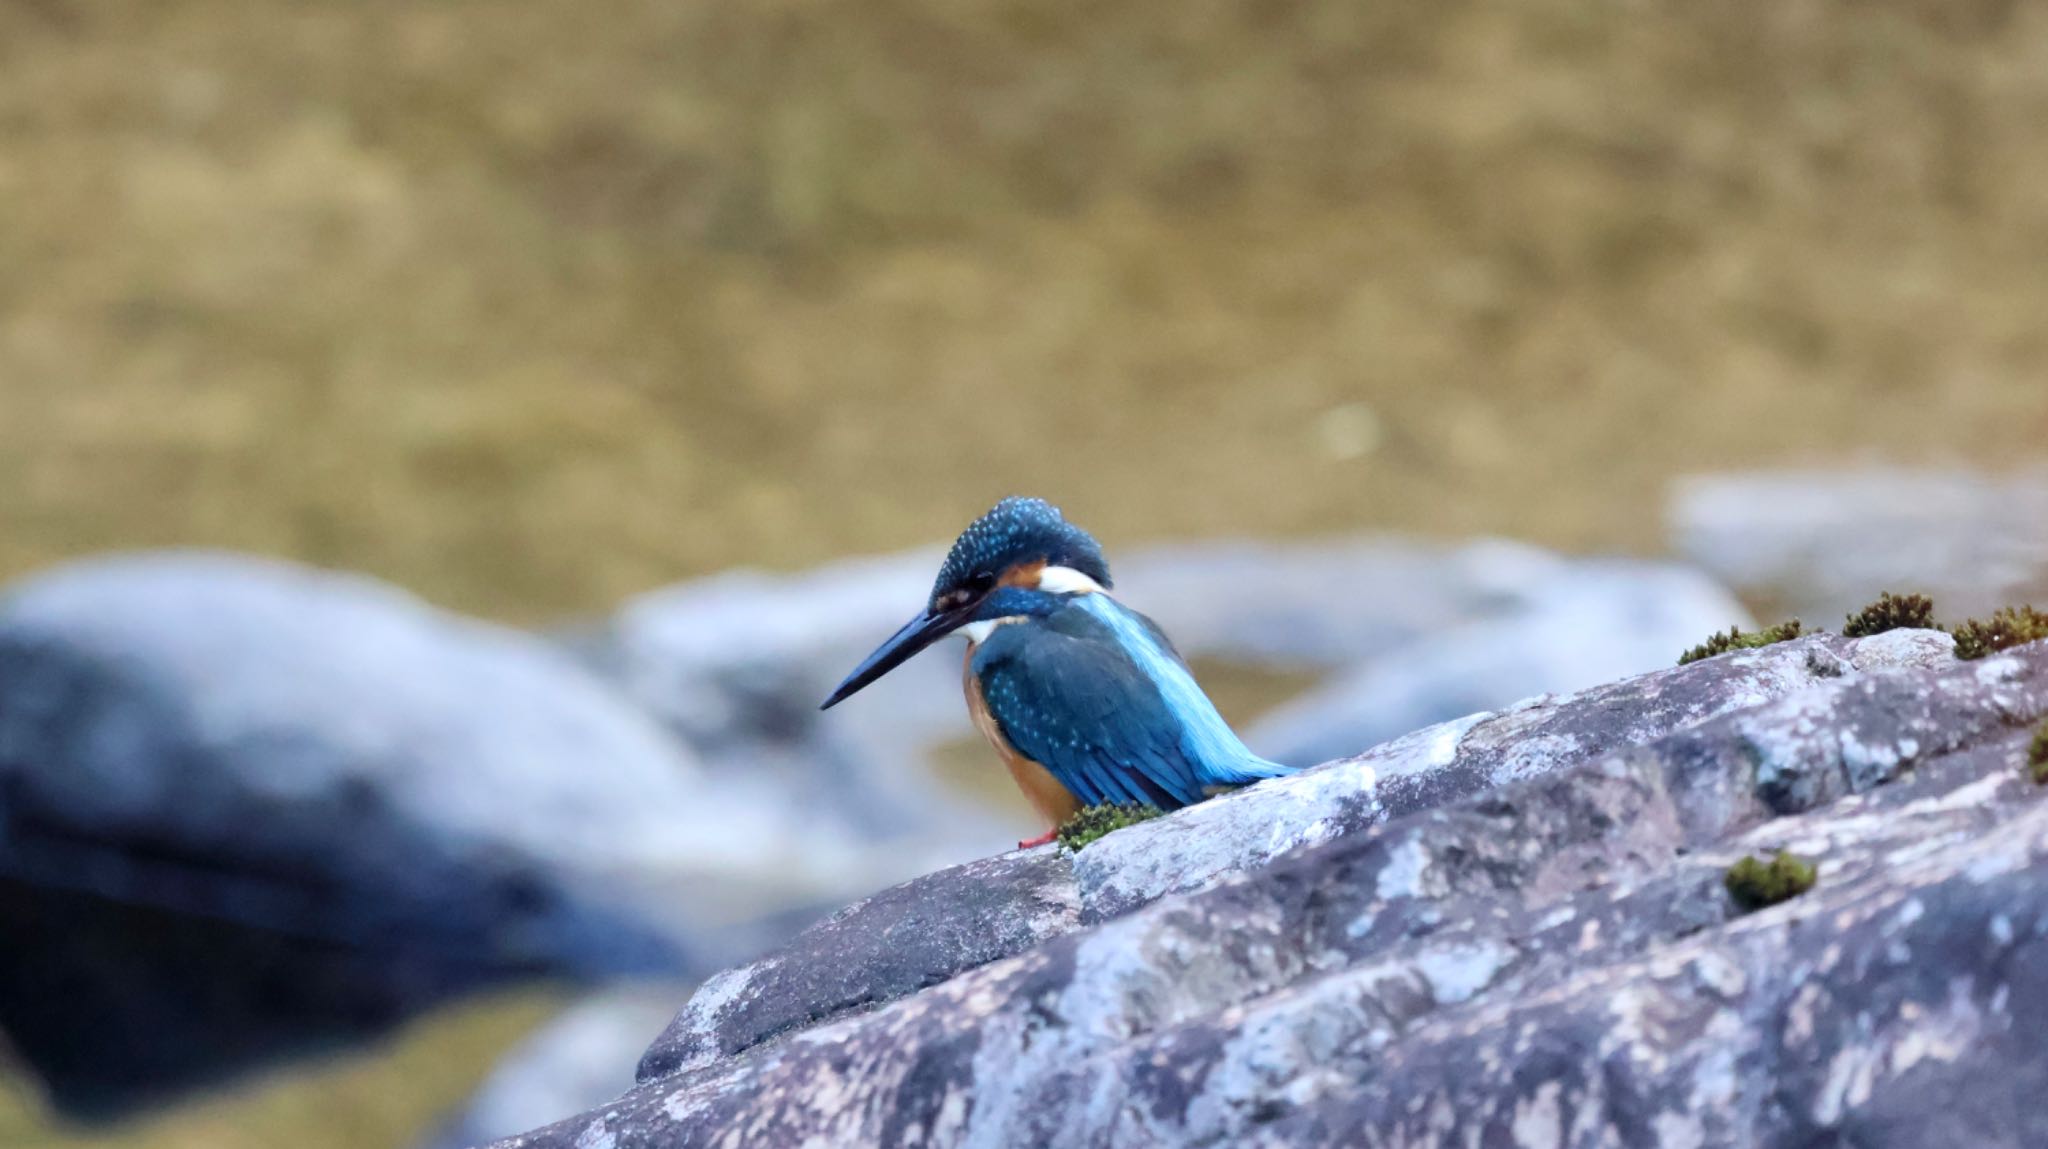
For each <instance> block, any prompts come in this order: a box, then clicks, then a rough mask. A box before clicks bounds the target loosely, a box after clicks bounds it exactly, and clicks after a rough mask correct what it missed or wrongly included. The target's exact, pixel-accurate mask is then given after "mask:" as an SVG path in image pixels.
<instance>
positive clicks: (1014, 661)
mask: <svg viewBox="0 0 2048 1149" xmlns="http://www.w3.org/2000/svg"><path fill="white" fill-rule="evenodd" d="M1111 586H1112V583H1111V582H1110V577H1109V564H1108V563H1107V562H1105V561H1104V560H1103V557H1102V547H1101V545H1100V544H1098V543H1097V542H1096V541H1095V539H1094V538H1093V537H1092V536H1090V535H1089V534H1088V532H1086V531H1084V530H1082V529H1081V528H1079V527H1077V526H1074V525H1073V524H1071V523H1069V522H1067V521H1066V519H1065V518H1064V517H1062V516H1061V514H1060V511H1059V508H1057V507H1055V506H1053V505H1052V504H1050V503H1048V502H1046V501H1044V500H1043V499H1028V498H1009V499H1004V500H1003V501H1002V502H1000V503H997V504H996V505H995V507H994V509H992V510H990V511H989V512H988V513H987V514H985V515H983V516H982V517H981V518H979V519H976V520H975V521H974V523H973V524H972V525H970V526H969V527H968V528H967V529H966V530H965V531H964V532H962V533H961V535H960V538H959V539H958V540H957V541H956V542H954V544H953V549H952V550H951V551H950V552H949V553H948V554H947V555H946V562H945V565H944V566H942V567H940V568H939V577H938V579H937V581H936V582H934V583H933V584H932V593H931V598H930V600H929V601H928V602H927V603H926V604H925V608H924V610H923V611H922V612H921V613H920V614H918V616H917V617H916V618H913V619H911V620H910V622H909V623H908V624H906V625H905V626H904V627H903V629H901V630H899V631H897V632H896V634H895V635H894V636H893V637H892V638H890V639H889V640H888V641H887V642H884V643H883V644H882V645H881V646H880V647H878V648H876V650H875V652H874V653H873V654H870V655H868V657H867V659H866V660H865V661H863V662H862V663H861V664H860V665H859V666H858V667H856V668H854V671H853V673H852V674H849V675H847V676H846V681H844V682H842V683H840V684H839V688H838V689H837V690H834V691H833V692H832V696H831V697H830V698H827V699H826V700H825V706H824V708H825V709H828V710H829V709H831V708H832V707H833V706H836V705H838V704H839V703H840V702H841V701H843V700H844V699H845V698H847V696H849V695H851V694H853V693H854V692H855V691H858V690H860V689H861V688H862V687H865V686H866V685H868V684H869V683H871V682H873V681H875V680H876V679H878V678H880V677H882V676H883V675H884V674H887V673H889V671H891V670H894V669H895V668H896V667H898V666H900V665H902V664H903V662H904V661H906V660H907V659H909V658H910V656H911V655H914V654H916V653H917V652H918V651H921V650H923V649H924V648H925V647H928V646H930V645H932V644H933V643H935V642H937V641H938V640H939V639H941V638H944V637H945V636H947V635H949V634H953V633H956V632H957V633H960V634H963V635H965V636H966V637H967V665H966V673H965V675H964V678H965V686H966V692H967V709H968V712H969V713H970V714H972V715H973V717H974V725H975V726H976V727H977V728H978V729H979V730H980V731H981V733H982V735H983V736H984V737H986V738H987V739H988V740H989V743H990V744H991V745H993V746H994V747H995V749H996V753H997V754H999V755H1001V757H1002V759H1003V762H1004V763H1005V764H1006V765H1007V766H1008V767H1009V769H1010V776H1011V777H1013V778H1015V779H1016V781H1017V786H1018V788H1019V789H1021V790H1023V791H1024V796H1025V798H1026V799H1028V800H1029V801H1030V803H1031V805H1032V807H1033V808H1034V809H1036V810H1037V811H1038V813H1039V815H1040V816H1041V817H1043V818H1044V819H1045V820H1046V821H1047V822H1048V823H1050V824H1051V827H1052V829H1051V830H1050V831H1048V832H1047V833H1046V834H1045V835H1044V836H1043V837H1040V838H1035V839H1032V840H1031V841H1028V842H1019V843H1017V844H1018V845H1019V846H1020V847H1029V846H1037V845H1043V844H1044V843H1046V842H1049V841H1051V840H1052V838H1053V834H1054V833H1056V832H1057V831H1058V828H1059V827H1060V825H1061V824H1062V823H1064V822H1065V821H1066V820H1067V819H1069V818H1071V817H1073V816H1074V814H1075V813H1076V812H1078V811H1079V810H1081V809H1082V808H1083V807H1087V806H1099V805H1103V804H1105V803H1117V804H1126V803H1129V804H1140V805H1149V806H1157V807H1158V808H1160V809H1162V810H1172V809H1177V808H1179V807H1181V806H1187V805H1192V804H1193V803H1196V802H1199V801H1201V800H1202V799H1203V798H1205V797H1208V796H1209V795H1210V794H1211V793H1213V792H1214V791H1215V790H1216V789H1217V788H1219V787H1229V786H1239V785H1243V784H1245V783H1249V782H1255V781H1258V780H1259V779H1261V778H1271V777H1274V776H1276V775H1280V774H1286V773H1290V772H1291V771H1290V769H1289V768H1288V767H1286V766H1282V765H1280V764H1278V763H1276V762H1268V761H1266V760H1265V759H1263V758H1260V757H1258V756H1257V755H1255V754H1253V753H1252V752H1251V751H1250V750H1248V749H1246V748H1245V744H1244V743H1243V742H1242V741H1240V740H1239V739H1238V737H1237V735H1236V734H1235V733H1233V732H1232V731H1231V729H1230V727H1229V726H1228V725H1227V724H1226V723H1225V722H1224V721H1223V716H1222V715H1220V714H1218V713H1217V712H1216V706H1215V704H1214V703H1212V702H1210V701H1209V697H1208V696H1207V695H1205V694H1203V693H1202V688H1201V687H1199V686H1197V685H1195V679H1194V675H1193V674H1191V673H1190V672H1189V670H1188V666H1187V663H1186V662H1184V661H1182V659H1181V657H1180V654H1179V652H1178V651H1176V650H1174V648H1173V643H1171V642H1170V641H1168V640H1167V637H1166V635H1165V633H1164V632H1163V631H1161V630H1160V629H1159V627H1158V625H1157V624H1156V623H1154V622H1153V621H1152V620H1151V619H1149V618H1146V617H1145V616H1144V615H1142V614H1139V613H1138V612H1137V611H1135V610H1132V609H1131V608H1129V607H1127V606H1124V605H1123V604H1122V603H1120V602H1118V601H1117V600H1116V599H1115V598H1113V597H1111V595H1110V589H1111Z"/></svg>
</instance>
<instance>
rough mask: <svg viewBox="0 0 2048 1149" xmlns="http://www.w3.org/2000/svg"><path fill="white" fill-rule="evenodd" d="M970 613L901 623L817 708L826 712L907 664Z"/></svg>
mask: <svg viewBox="0 0 2048 1149" xmlns="http://www.w3.org/2000/svg"><path fill="white" fill-rule="evenodd" d="M973 613H974V608H973V607H972V606H971V605H970V606H967V607H964V608H962V609H960V610H948V611H940V612H938V613H936V614H934V613H932V612H931V611H926V612H925V613H923V614H920V615H918V616H917V617H916V618H913V619H911V620H910V621H909V622H907V623H905V624H903V629H902V630H899V631H897V632H896V633H895V634H894V635H893V636H891V637H890V639H889V641H887V642H885V643H883V644H882V645H880V646H878V647H876V648H875V652H874V653H873V654H870V655H868V656H867V658H866V659H865V660H864V661H862V662H861V664H860V665H859V666H856V667H854V668H853V673H852V674H849V675H847V676H846V681H845V682H842V683H840V684H839V689H837V690H834V691H833V692H832V697H830V698H827V699H826V700H825V705H823V706H820V707H819V708H818V709H820V710H830V709H832V708H833V707H834V706H837V705H839V703H840V702H842V701H844V700H845V699H846V698H847V697H848V696H850V695H852V694H854V693H855V692H857V691H859V690H860V689H861V688H863V687H865V686H866V685H867V684H868V683H870V682H873V681H874V680H875V679H877V678H880V677H882V676H883V675H885V674H887V673H889V672H890V671H892V670H894V669H896V668H897V667H899V666H901V665H903V664H904V663H905V662H907V661H909V660H910V656H911V655H913V654H916V653H917V652H918V651H920V650H923V649H924V648H925V647H927V646H930V645H931V644H932V643H935V642H937V641H939V640H940V639H942V638H944V637H946V636H947V635H949V634H951V633H953V631H954V630H956V629H958V628H959V626H960V624H962V623H964V622H966V621H967V619H968V616H970V615H971V614H973Z"/></svg>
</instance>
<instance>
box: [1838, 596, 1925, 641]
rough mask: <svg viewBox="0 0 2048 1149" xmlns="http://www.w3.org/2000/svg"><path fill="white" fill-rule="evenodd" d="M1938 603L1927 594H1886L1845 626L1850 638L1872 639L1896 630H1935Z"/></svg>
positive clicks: (1844, 631) (1853, 617) (1858, 613)
mask: <svg viewBox="0 0 2048 1149" xmlns="http://www.w3.org/2000/svg"><path fill="white" fill-rule="evenodd" d="M1933 629H1936V624H1935V621H1934V600H1933V599H1931V598H1928V597H1927V596H1926V595H1924V594H1906V595H1895V594H1892V593H1891V592H1890V591H1886V592H1885V593H1884V594H1883V595H1881V596H1879V598H1878V600H1877V601H1876V602H1874V603H1871V604H1870V605H1869V606H1866V607H1864V608H1863V609H1862V610H1859V611H1857V612H1856V613H1855V614H1852V615H1850V616H1849V619H1848V621H1847V622H1846V623H1844V624H1843V625H1842V634H1843V636H1844V637H1846V638H1870V637H1872V636H1873V635H1879V634H1885V633H1888V632H1890V631H1894V630H1933Z"/></svg>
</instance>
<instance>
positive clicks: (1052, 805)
mask: <svg viewBox="0 0 2048 1149" xmlns="http://www.w3.org/2000/svg"><path fill="white" fill-rule="evenodd" d="M961 678H962V681H963V685H964V686H965V687H966V691H967V713H969V714H971V715H973V716H974V728H975V729H977V730H979V731H981V736H982V737H983V738H986V739H988V744H989V745H990V746H993V747H995V748H996V753H997V754H998V755H1000V756H1001V757H1002V759H1003V765H1005V766H1008V767H1009V768H1010V777H1011V778H1014V779H1016V781H1017V788H1018V789H1019V790H1022V791H1024V799H1025V801H1028V802H1030V803H1031V808H1032V809H1034V810H1036V811H1038V816H1039V817H1041V818H1044V819H1045V822H1046V826H1047V828H1049V829H1058V828H1059V827H1060V825H1061V824H1062V823H1064V822H1065V821H1066V820H1067V819H1069V818H1071V817H1073V816H1074V815H1075V814H1076V813H1079V812H1080V809H1081V802H1080V800H1079V799H1077V798H1075V797H1074V795H1073V792H1072V791H1070V790H1068V789H1067V788H1066V787H1065V786H1062V785H1060V782H1059V779H1057V778H1054V777H1053V776H1052V771H1050V770H1047V769H1046V768H1045V767H1043V766H1040V765H1039V764H1038V763H1036V762H1033V761H1032V760H1031V759H1029V758H1026V757H1025V756H1024V755H1022V754H1020V753H1018V752H1017V748H1016V747H1015V746H1012V745H1010V740H1009V739H1007V738H1005V737H1003V729H1002V727H1000V726H998V725H997V724H996V719H995V715H993V714H990V713H989V712H988V700H987V699H985V698H983V697H982V694H981V683H979V682H977V681H975V678H974V646H973V644H972V643H970V644H968V647H967V666H966V668H965V671H964V672H963V673H962V675H961Z"/></svg>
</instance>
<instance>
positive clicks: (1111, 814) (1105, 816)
mask: <svg viewBox="0 0 2048 1149" xmlns="http://www.w3.org/2000/svg"><path fill="white" fill-rule="evenodd" d="M1163 812H1164V811H1162V810H1160V809H1159V807H1157V806H1138V805H1114V804H1104V805H1101V806H1090V807H1088V808H1087V809H1085V810H1082V811H1081V812H1080V813H1078V814H1075V815H1074V816H1073V817H1071V818H1069V819H1067V820H1066V821H1065V822H1063V823H1061V824H1060V831H1059V840H1060V845H1062V846H1065V847H1066V848H1067V849H1068V850H1071V851H1079V850H1080V849H1081V848H1082V847H1083V846H1086V845H1088V844H1089V843H1090V842H1093V841H1094V840H1095V839H1097V838H1100V837H1102V836H1103V835H1104V834H1107V833H1109V832H1110V831H1112V830H1121V829H1123V828H1124V827H1125V826H1135V825H1137V824H1138V823H1140V822H1149V821H1151V820H1152V819H1154V818H1157V817H1159V815H1160V814H1161V813H1163Z"/></svg>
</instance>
